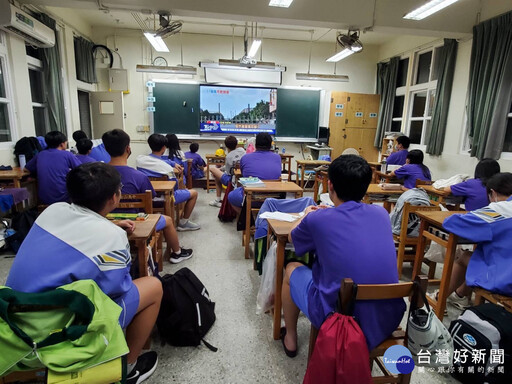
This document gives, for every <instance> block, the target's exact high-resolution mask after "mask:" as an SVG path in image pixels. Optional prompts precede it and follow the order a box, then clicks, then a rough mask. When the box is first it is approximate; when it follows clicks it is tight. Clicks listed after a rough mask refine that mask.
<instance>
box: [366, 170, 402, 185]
mask: <svg viewBox="0 0 512 384" xmlns="http://www.w3.org/2000/svg"><path fill="white" fill-rule="evenodd" d="M372 177H373V178H374V179H375V180H376V182H377V183H379V182H380V181H381V180H383V181H384V183H393V182H396V181H397V180H398V178H397V177H396V176H391V173H384V172H381V171H378V170H375V171H374V172H373V175H372Z"/></svg>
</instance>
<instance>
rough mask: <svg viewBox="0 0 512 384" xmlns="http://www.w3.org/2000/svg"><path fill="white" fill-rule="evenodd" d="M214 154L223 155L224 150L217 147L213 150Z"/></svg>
mask: <svg viewBox="0 0 512 384" xmlns="http://www.w3.org/2000/svg"><path fill="white" fill-rule="evenodd" d="M215 156H225V153H224V150H223V149H222V148H219V149H217V150H216V151H215Z"/></svg>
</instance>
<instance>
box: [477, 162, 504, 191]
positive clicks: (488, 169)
mask: <svg viewBox="0 0 512 384" xmlns="http://www.w3.org/2000/svg"><path fill="white" fill-rule="evenodd" d="M497 173H500V164H499V163H498V162H497V161H496V160H494V159H489V158H485V159H482V160H480V161H479V162H478V164H477V165H476V168H475V179H479V180H480V181H481V182H482V184H483V185H485V183H486V182H487V180H489V179H490V178H491V177H492V176H494V175H495V174H497Z"/></svg>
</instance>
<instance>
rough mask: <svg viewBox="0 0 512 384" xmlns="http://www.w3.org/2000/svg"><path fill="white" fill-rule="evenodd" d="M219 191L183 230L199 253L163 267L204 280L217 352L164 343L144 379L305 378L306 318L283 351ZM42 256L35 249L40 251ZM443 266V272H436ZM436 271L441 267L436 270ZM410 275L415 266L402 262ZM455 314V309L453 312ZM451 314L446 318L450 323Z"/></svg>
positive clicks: (0, 266) (422, 379) (0, 269)
mask: <svg viewBox="0 0 512 384" xmlns="http://www.w3.org/2000/svg"><path fill="white" fill-rule="evenodd" d="M213 198H214V194H213V193H210V194H206V192H205V191H204V190H199V199H198V202H197V206H196V209H195V212H194V214H193V216H192V219H193V220H194V221H195V222H198V223H199V224H201V226H202V229H201V230H199V231H196V232H185V233H180V234H179V237H180V241H181V243H182V245H184V246H186V247H191V248H193V249H194V257H192V258H191V259H190V260H187V261H184V262H183V263H181V264H179V265H170V264H166V265H165V266H164V273H169V272H171V273H172V272H174V271H176V270H177V269H179V268H181V267H185V266H186V267H188V268H190V269H191V270H192V271H193V272H194V273H195V274H196V275H197V276H198V277H199V278H200V279H201V281H202V282H203V283H204V284H205V286H206V288H207V289H208V290H209V293H210V297H211V298H212V299H213V300H214V301H215V302H216V315H217V321H216V322H215V324H214V326H213V328H212V329H211V331H210V332H209V333H208V335H207V336H206V340H207V341H208V342H210V343H211V344H213V345H214V346H216V347H218V348H219V350H218V352H216V353H214V352H211V351H210V350H208V349H207V348H206V347H204V346H199V347H197V348H194V347H182V348H176V347H171V346H169V345H166V346H161V345H160V343H159V341H158V340H155V341H154V343H153V344H154V345H153V347H154V349H155V350H156V351H158V353H159V366H158V369H157V370H156V372H155V374H154V375H153V376H152V377H151V378H150V379H149V380H148V381H147V383H191V384H192V383H197V384H207V383H223V384H225V383H280V384H286V383H293V384H296V383H302V378H303V376H304V372H305V370H306V361H307V348H308V345H307V344H308V340H309V326H310V324H309V322H308V320H307V319H306V318H304V317H303V316H301V318H300V319H299V343H300V344H299V353H298V356H297V357H296V358H294V359H290V358H288V357H286V356H285V354H284V352H283V350H282V346H281V342H280V341H274V340H273V339H272V322H271V318H270V316H269V315H256V293H257V291H258V288H259V282H260V278H259V276H258V274H257V272H255V271H253V269H252V260H245V259H244V256H243V247H242V245H241V244H242V243H241V239H242V236H241V234H240V233H239V232H236V228H235V224H234V223H221V222H220V221H219V220H218V219H217V213H218V209H216V208H214V207H211V206H209V205H208V202H209V201H210V200H211V199H213ZM36 257H37V256H36ZM12 260H13V259H12V258H6V257H5V256H0V283H1V284H3V283H4V282H5V279H6V276H7V273H8V271H9V268H10V266H11V263H12ZM439 272H440V271H439ZM439 272H438V273H439ZM404 275H405V276H410V269H408V268H405V271H404ZM449 314H450V316H449V317H450V318H452V319H453V318H454V317H456V316H457V315H458V313H457V312H453V313H452V312H451V310H450V313H449ZM449 321H450V320H449V319H446V320H445V323H446V324H447V325H448V324H449ZM411 382H412V383H425V384H426V383H428V384H435V383H457V381H456V380H454V379H452V378H451V377H450V376H449V375H441V374H437V373H428V372H425V373H418V372H417V371H416V370H415V372H414V373H413V377H412V381H411Z"/></svg>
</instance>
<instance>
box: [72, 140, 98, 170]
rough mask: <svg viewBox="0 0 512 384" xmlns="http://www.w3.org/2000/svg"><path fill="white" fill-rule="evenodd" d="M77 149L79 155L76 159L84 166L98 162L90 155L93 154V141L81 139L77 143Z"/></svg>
mask: <svg viewBox="0 0 512 384" xmlns="http://www.w3.org/2000/svg"><path fill="white" fill-rule="evenodd" d="M76 149H77V150H78V154H77V155H76V158H77V159H78V160H79V161H80V163H82V164H86V163H94V162H96V161H97V160H96V159H93V158H92V157H91V156H89V154H90V153H91V149H92V141H91V140H89V139H80V140H78V141H77V143H76Z"/></svg>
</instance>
